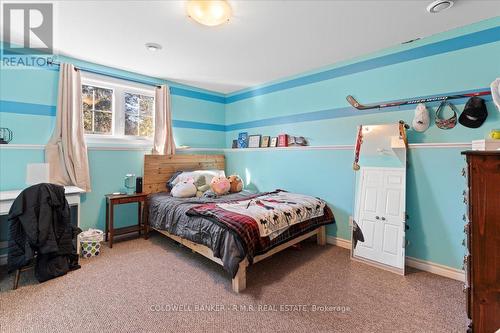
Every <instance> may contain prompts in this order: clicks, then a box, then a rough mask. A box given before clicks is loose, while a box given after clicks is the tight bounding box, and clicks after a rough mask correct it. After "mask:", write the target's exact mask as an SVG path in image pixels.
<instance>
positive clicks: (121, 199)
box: [105, 193, 148, 248]
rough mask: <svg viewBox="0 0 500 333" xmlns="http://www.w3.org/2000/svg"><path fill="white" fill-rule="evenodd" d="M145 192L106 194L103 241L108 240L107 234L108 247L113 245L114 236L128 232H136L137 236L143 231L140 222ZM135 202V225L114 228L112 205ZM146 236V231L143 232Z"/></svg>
mask: <svg viewBox="0 0 500 333" xmlns="http://www.w3.org/2000/svg"><path fill="white" fill-rule="evenodd" d="M147 196H148V195H147V194H146V193H134V194H106V195H105V197H106V231H105V241H106V242H107V241H108V234H109V247H110V248H112V247H113V238H114V236H118V235H124V234H129V233H132V232H138V233H139V236H141V233H142V232H143V231H145V229H146V228H145V225H144V223H143V222H142V210H143V208H144V203H145V202H146V197H147ZM128 203H137V207H138V208H137V225H132V226H130V227H124V228H116V229H115V227H114V207H115V206H116V205H122V204H128ZM144 236H146V232H144Z"/></svg>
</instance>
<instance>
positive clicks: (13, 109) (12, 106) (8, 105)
mask: <svg viewBox="0 0 500 333" xmlns="http://www.w3.org/2000/svg"><path fill="white" fill-rule="evenodd" d="M1 112H8V113H20V114H35V115H38V116H55V115H56V107H55V106H54V105H44V104H33V103H23V102H13V101H4V100H0V113H1Z"/></svg>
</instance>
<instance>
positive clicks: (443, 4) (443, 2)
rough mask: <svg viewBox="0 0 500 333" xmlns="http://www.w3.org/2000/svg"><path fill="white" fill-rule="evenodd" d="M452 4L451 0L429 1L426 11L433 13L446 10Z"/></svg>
mask: <svg viewBox="0 0 500 333" xmlns="http://www.w3.org/2000/svg"><path fill="white" fill-rule="evenodd" d="M452 6H453V0H436V1H433V2H431V3H430V4H429V5H428V6H427V11H428V12H429V13H432V14H435V13H439V12H442V11H443V10H446V9H448V8H451V7H452Z"/></svg>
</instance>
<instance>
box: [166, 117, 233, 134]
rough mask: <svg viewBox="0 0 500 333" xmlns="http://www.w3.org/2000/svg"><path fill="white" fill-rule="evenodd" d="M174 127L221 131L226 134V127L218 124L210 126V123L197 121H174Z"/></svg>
mask: <svg viewBox="0 0 500 333" xmlns="http://www.w3.org/2000/svg"><path fill="white" fill-rule="evenodd" d="M172 125H173V126H174V127H179V128H191V129H200V130H208V131H219V132H225V131H226V126H224V125H218V124H209V123H199V122H196V121H187V120H175V119H174V120H173V121H172Z"/></svg>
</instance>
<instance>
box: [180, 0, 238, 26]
mask: <svg viewBox="0 0 500 333" xmlns="http://www.w3.org/2000/svg"><path fill="white" fill-rule="evenodd" d="M186 10H187V14H188V16H189V17H190V18H192V19H193V20H195V21H196V22H198V23H200V24H203V25H207V26H209V27H214V26H216V25H220V24H222V23H225V22H228V21H229V18H230V17H231V6H229V3H228V2H227V1H226V0H188V2H187V5H186Z"/></svg>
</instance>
